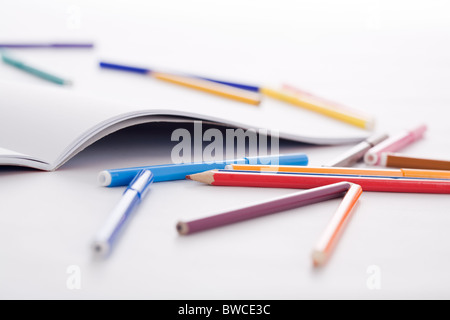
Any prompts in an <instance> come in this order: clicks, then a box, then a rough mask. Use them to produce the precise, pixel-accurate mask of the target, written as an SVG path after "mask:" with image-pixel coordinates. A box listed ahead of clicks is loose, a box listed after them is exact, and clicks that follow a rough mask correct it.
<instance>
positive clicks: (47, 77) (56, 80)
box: [2, 54, 72, 85]
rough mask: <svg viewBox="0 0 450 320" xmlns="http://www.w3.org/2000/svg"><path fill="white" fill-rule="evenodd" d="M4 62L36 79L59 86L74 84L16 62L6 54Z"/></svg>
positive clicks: (3, 57) (3, 58)
mask: <svg viewBox="0 0 450 320" xmlns="http://www.w3.org/2000/svg"><path fill="white" fill-rule="evenodd" d="M2 60H3V62H5V63H7V64H9V65H10V66H13V67H16V68H17V69H20V70H23V71H25V72H28V73H30V74H32V75H34V76H36V77H39V78H42V79H45V80H47V81H50V82H53V83H56V84H59V85H70V84H72V82H71V81H68V80H65V79H62V78H60V77H57V76H54V75H52V74H50V73H47V72H45V71H42V70H39V69H36V68H33V67H31V66H29V65H27V64H25V63H23V62H21V61H18V60H15V59H13V58H11V57H8V56H6V55H5V54H2Z"/></svg>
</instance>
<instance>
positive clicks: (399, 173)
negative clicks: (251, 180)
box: [226, 164, 450, 179]
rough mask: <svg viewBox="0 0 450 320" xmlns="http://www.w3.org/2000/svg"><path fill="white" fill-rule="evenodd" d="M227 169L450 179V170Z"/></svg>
mask: <svg viewBox="0 0 450 320" xmlns="http://www.w3.org/2000/svg"><path fill="white" fill-rule="evenodd" d="M226 169H233V170H242V171H259V172H287V173H289V172H291V173H319V174H346V175H359V176H382V177H405V178H407V177H408V178H428V179H450V171H448V170H417V169H393V170H386V169H384V170H379V169H365V168H339V167H304V166H274V165H267V166H265V165H251V164H230V165H227V167H226Z"/></svg>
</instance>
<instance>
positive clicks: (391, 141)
mask: <svg viewBox="0 0 450 320" xmlns="http://www.w3.org/2000/svg"><path fill="white" fill-rule="evenodd" d="M426 130H427V126H426V125H424V124H422V125H420V126H416V127H414V128H412V129H410V130H404V131H403V132H400V133H398V134H396V135H394V136H390V137H389V138H387V139H386V140H384V141H382V142H380V143H379V144H377V145H376V146H374V147H373V148H371V149H370V150H369V151H367V152H366V154H365V155H364V162H365V163H366V164H368V165H378V164H379V163H380V159H381V154H382V153H386V152H390V151H397V150H400V149H402V148H404V147H406V146H408V145H410V144H412V143H413V142H415V141H417V140H419V139H421V138H422V137H423V134H424V133H425V131H426Z"/></svg>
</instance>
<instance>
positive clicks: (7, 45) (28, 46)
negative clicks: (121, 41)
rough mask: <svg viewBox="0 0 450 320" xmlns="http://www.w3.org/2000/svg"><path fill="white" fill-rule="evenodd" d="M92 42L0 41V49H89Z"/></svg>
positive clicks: (92, 45)
mask: <svg viewBox="0 0 450 320" xmlns="http://www.w3.org/2000/svg"><path fill="white" fill-rule="evenodd" d="M93 47H94V44H93V43H0V49H3V48H8V49H41V48H56V49H66V48H67V49H71V48H75V49H77V48H78V49H90V48H93Z"/></svg>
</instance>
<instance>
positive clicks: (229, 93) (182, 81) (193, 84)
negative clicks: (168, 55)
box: [150, 72, 261, 105]
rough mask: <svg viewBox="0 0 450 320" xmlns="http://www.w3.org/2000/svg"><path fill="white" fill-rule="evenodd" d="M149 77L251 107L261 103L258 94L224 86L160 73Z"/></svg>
mask: <svg viewBox="0 0 450 320" xmlns="http://www.w3.org/2000/svg"><path fill="white" fill-rule="evenodd" d="M150 75H151V76H153V77H154V78H156V79H159V80H164V81H167V82H171V83H175V84H179V85H182V86H185V87H188V88H192V89H197V90H200V91H204V92H208V93H212V94H215V95H218V96H222V97H225V98H229V99H234V100H237V101H240V102H245V103H249V104H253V105H259V104H260V103H261V95H260V94H259V93H256V92H251V91H247V90H243V89H238V88H234V87H231V86H227V85H225V84H220V83H214V82H211V81H208V80H203V79H196V78H190V77H184V76H179V75H173V74H167V73H161V72H151V73H150Z"/></svg>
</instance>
